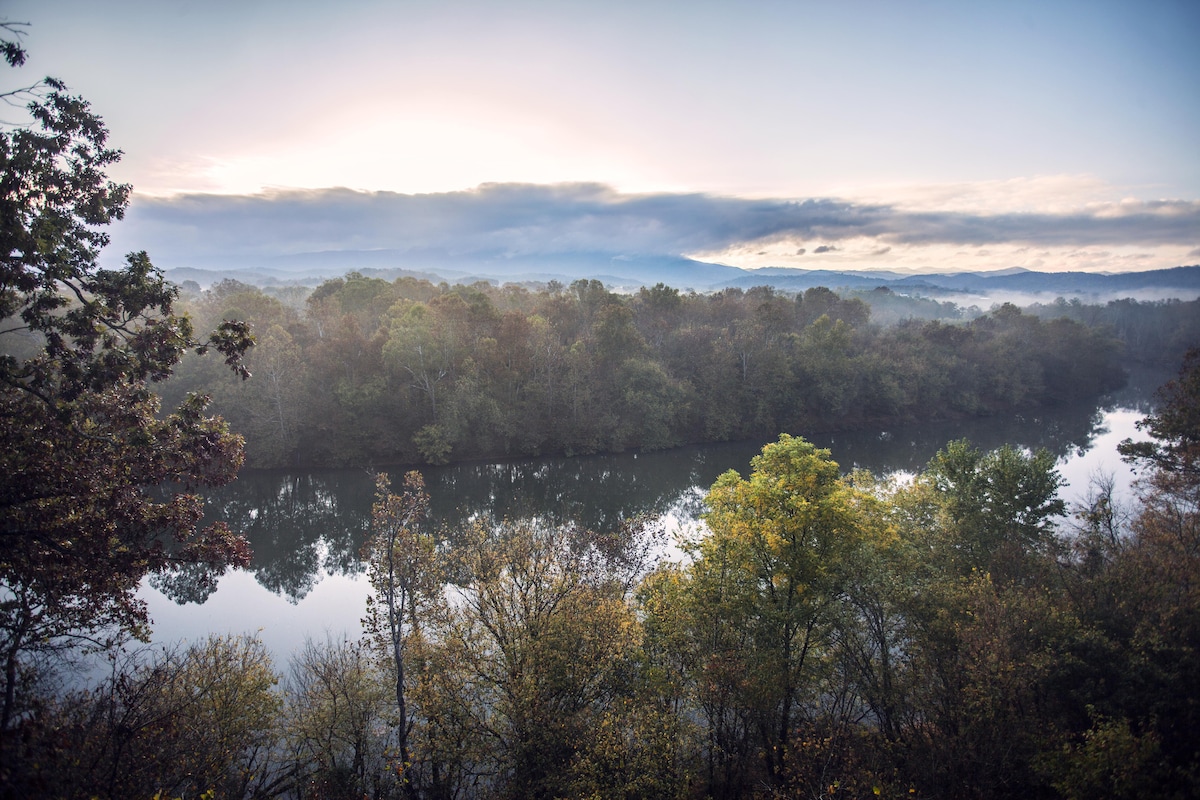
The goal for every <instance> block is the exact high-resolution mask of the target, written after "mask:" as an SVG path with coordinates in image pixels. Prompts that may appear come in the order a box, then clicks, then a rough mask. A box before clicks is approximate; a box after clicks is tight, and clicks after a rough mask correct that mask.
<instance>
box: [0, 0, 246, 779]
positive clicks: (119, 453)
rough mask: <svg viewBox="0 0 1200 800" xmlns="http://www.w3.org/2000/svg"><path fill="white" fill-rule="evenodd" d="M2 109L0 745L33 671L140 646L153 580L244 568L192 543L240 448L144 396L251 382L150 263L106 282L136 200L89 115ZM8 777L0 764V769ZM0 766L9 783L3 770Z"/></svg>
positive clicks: (40, 102)
mask: <svg viewBox="0 0 1200 800" xmlns="http://www.w3.org/2000/svg"><path fill="white" fill-rule="evenodd" d="M0 28H3V30H4V32H5V33H6V34H9V35H11V38H9V40H7V41H5V42H4V52H5V55H6V56H7V58H8V61H9V64H10V65H12V66H19V65H20V64H21V63H22V62H23V60H24V51H23V50H22V48H21V46H20V43H19V40H18V37H17V36H16V34H18V33H20V28H19V26H16V25H14V24H11V23H10V24H2V25H0ZM4 99H5V100H8V101H14V100H18V101H21V100H23V101H27V111H28V113H29V117H30V119H29V121H28V122H27V123H25V124H11V123H5V124H3V125H0V170H2V172H0V346H2V349H0V476H2V479H0V480H2V483H0V542H2V546H0V664H2V667H3V673H2V675H0V683H2V685H3V690H4V693H3V706H2V713H0V738H2V739H4V740H5V741H7V738H8V737H9V735H10V734H12V733H13V730H14V726H15V725H16V724H17V723H19V720H20V717H21V714H22V712H23V711H24V710H25V709H24V707H23V706H22V695H21V692H20V689H21V684H22V681H23V679H24V677H25V670H26V668H27V667H28V666H29V657H30V656H31V655H36V654H46V653H53V652H57V651H61V650H69V649H71V648H73V647H75V646H77V645H78V644H79V643H80V642H91V643H92V644H99V643H101V641H102V640H103V639H104V638H105V637H107V636H109V635H122V634H134V635H143V636H144V635H145V623H146V613H145V609H144V607H143V605H142V604H141V603H140V601H138V600H136V599H135V597H134V591H135V590H136V588H137V586H138V582H139V581H140V580H141V579H142V578H143V577H144V576H145V575H146V574H147V573H151V572H162V571H167V570H172V569H186V570H190V571H192V572H193V573H195V574H196V577H199V578H203V577H206V576H207V577H211V575H212V574H214V573H216V574H219V573H220V572H222V571H223V570H224V569H225V567H226V566H227V565H229V564H241V563H245V561H246V560H247V558H248V551H247V548H246V545H245V542H244V541H243V540H241V539H240V538H238V537H235V536H233V535H232V534H231V533H230V532H229V530H228V529H227V528H226V527H224V526H223V525H216V526H210V527H207V528H204V529H201V528H200V527H199V526H198V524H197V523H198V522H199V521H200V519H201V513H202V507H201V501H200V500H199V498H198V497H197V496H196V495H195V494H192V493H189V492H166V493H159V492H158V491H157V487H158V486H159V485H161V484H163V483H165V482H173V483H176V484H180V485H183V486H184V487H187V488H191V487H196V486H218V485H221V484H222V483H226V482H228V481H229V480H231V479H232V478H233V477H234V475H235V473H236V471H237V469H238V467H239V466H240V464H241V462H242V441H241V439H240V437H237V436H234V435H232V434H230V433H229V432H228V430H227V428H226V427H225V425H224V423H223V422H222V421H221V420H220V419H219V418H216V417H213V416H211V415H209V414H208V412H207V410H206V405H207V399H206V398H202V397H196V396H189V397H186V398H183V399H182V400H181V402H180V404H179V406H178V408H176V409H175V410H174V411H171V412H170V413H165V414H164V413H160V405H159V402H160V401H159V398H158V396H157V395H156V394H155V392H154V391H153V385H154V384H155V383H157V382H159V381H162V380H163V379H165V378H166V377H168V376H169V375H170V373H171V370H172V368H173V367H174V366H175V364H177V363H178V362H179V359H180V358H181V357H182V355H183V353H184V352H186V351H189V350H191V351H197V352H199V351H206V350H208V349H209V348H210V347H211V348H215V349H217V350H219V351H220V352H221V353H222V354H223V355H224V356H225V358H226V364H227V365H229V366H232V367H233V368H234V369H235V370H236V371H238V372H240V373H241V374H243V375H245V374H247V373H246V372H245V368H244V366H243V365H242V364H241V357H242V355H243V353H244V352H245V351H246V349H247V348H248V347H249V346H250V344H251V339H250V337H249V332H248V330H247V329H246V328H245V326H244V325H242V324H240V323H235V322H224V323H221V324H220V325H218V326H217V329H216V331H215V332H214V333H213V334H212V335H211V336H210V337H209V338H208V339H206V340H201V339H199V338H198V337H197V336H195V335H194V334H193V329H192V326H191V323H190V321H189V320H188V319H187V318H186V317H183V316H179V315H176V314H175V313H173V311H172V306H173V303H174V301H175V298H176V296H177V294H178V290H177V289H175V288H174V287H173V286H172V285H171V284H169V283H167V282H166V280H165V279H164V278H163V276H162V274H161V273H160V272H158V271H157V270H155V269H154V267H153V266H152V265H151V264H150V261H149V259H148V258H147V256H146V254H145V253H132V254H130V255H129V256H128V260H127V265H126V266H125V267H124V268H123V269H118V270H107V269H100V268H99V267H98V265H97V258H98V255H99V252H100V250H101V249H102V248H103V247H104V246H105V245H106V244H107V242H108V238H107V235H106V234H105V233H104V232H103V231H102V229H101V228H102V226H104V225H106V224H108V223H110V222H112V221H113V220H115V219H119V218H120V217H121V216H122V215H123V213H124V210H125V206H126V203H127V199H128V195H129V187H128V186H123V185H118V184H114V183H113V182H111V181H110V180H108V178H107V177H106V176H105V172H104V170H105V168H106V167H107V166H108V165H110V164H112V163H113V162H114V161H116V160H117V159H118V158H119V156H120V153H119V152H118V151H116V150H113V149H111V148H109V147H108V146H107V143H106V141H107V136H108V132H107V130H106V129H105V128H104V125H103V124H102V123H101V121H100V119H99V118H98V117H96V116H95V115H94V114H93V113H92V112H91V110H90V109H89V107H88V104H87V103H86V102H84V101H83V100H81V99H79V98H77V97H73V96H71V95H69V94H67V92H66V89H65V87H64V86H63V84H62V83H61V82H59V81H57V80H54V79H50V78H47V79H45V80H44V81H42V82H40V83H38V84H36V85H34V86H32V87H30V88H28V89H24V90H19V91H17V92H16V93H15V94H13V93H10V94H8V95H5V97H4ZM5 756H6V761H7V754H5ZM6 766H7V765H6Z"/></svg>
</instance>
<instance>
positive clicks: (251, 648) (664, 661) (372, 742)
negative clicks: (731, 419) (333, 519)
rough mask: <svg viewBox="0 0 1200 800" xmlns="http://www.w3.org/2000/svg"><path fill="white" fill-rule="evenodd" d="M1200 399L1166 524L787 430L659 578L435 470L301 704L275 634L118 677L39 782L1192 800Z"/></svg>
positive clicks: (25, 756)
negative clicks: (426, 493) (481, 515)
mask: <svg viewBox="0 0 1200 800" xmlns="http://www.w3.org/2000/svg"><path fill="white" fill-rule="evenodd" d="M1198 387H1200V351H1195V352H1194V353H1193V355H1192V356H1191V357H1189V359H1188V361H1187V362H1186V364H1185V370H1184V373H1183V374H1181V376H1180V379H1179V380H1178V381H1176V382H1175V383H1174V384H1172V385H1171V387H1170V388H1168V389H1167V390H1165V392H1164V395H1163V400H1164V405H1163V406H1162V407H1161V408H1160V409H1159V411H1158V412H1157V413H1156V414H1155V415H1154V416H1153V417H1151V418H1150V419H1149V420H1148V424H1147V426H1146V429H1147V430H1148V431H1149V432H1150V434H1151V436H1152V437H1153V438H1154V440H1155V441H1154V443H1153V444H1155V445H1156V446H1157V447H1158V450H1156V451H1155V453H1156V454H1161V453H1171V454H1174V455H1173V457H1171V458H1167V459H1156V458H1152V459H1150V461H1148V462H1147V470H1148V471H1147V472H1146V473H1145V475H1144V479H1143V482H1142V484H1141V499H1140V506H1139V508H1137V509H1134V510H1132V513H1130V514H1128V515H1127V514H1125V513H1124V512H1123V511H1122V509H1119V508H1117V507H1116V506H1115V505H1114V503H1113V498H1112V496H1111V494H1110V493H1108V492H1106V491H1103V490H1102V489H1103V487H1099V488H1100V489H1101V491H1098V492H1097V493H1096V494H1095V495H1094V497H1092V498H1091V499H1090V500H1089V501H1088V502H1086V503H1084V504H1082V505H1081V506H1080V507H1079V508H1077V509H1076V511H1075V515H1074V518H1073V520H1074V521H1073V522H1071V523H1069V524H1068V523H1065V522H1064V518H1063V517H1062V516H1061V512H1062V511H1063V504H1062V502H1061V501H1060V500H1059V499H1058V497H1057V490H1058V485H1059V477H1058V475H1057V473H1056V471H1055V469H1054V462H1053V459H1049V458H1047V457H1046V455H1045V453H1044V452H1037V453H1030V452H1025V451H1020V450H1016V449H1014V448H1011V447H1001V448H999V449H997V450H993V451H989V452H982V451H980V450H978V449H976V448H974V447H972V446H971V445H970V444H969V443H968V442H965V441H958V442H952V443H950V444H949V445H947V447H946V448H945V449H944V450H942V451H941V452H940V453H938V454H937V455H936V456H935V457H934V458H933V459H932V460H931V461H930V463H929V464H928V466H927V467H926V469H925V470H923V471H922V472H921V473H920V474H918V475H916V476H915V477H914V478H912V479H911V480H908V481H899V482H896V481H885V482H880V481H878V480H877V479H875V478H872V477H870V476H867V475H857V474H856V475H849V476H846V475H842V474H840V472H839V469H838V466H837V465H836V464H835V463H834V462H832V461H831V460H830V458H829V453H828V451H825V450H820V449H817V448H815V447H814V446H813V445H811V444H810V443H808V442H807V441H805V440H803V439H800V438H796V437H789V436H782V437H781V438H780V439H779V440H778V441H776V442H774V443H772V444H769V445H767V446H766V447H764V448H763V449H762V452H761V454H760V455H759V456H758V457H756V458H755V459H754V460H753V462H752V464H751V471H750V473H749V475H748V476H747V477H742V476H741V475H739V474H737V473H736V472H732V471H731V472H728V473H726V474H725V475H723V476H721V477H720V478H719V479H718V480H717V482H716V483H715V484H714V485H713V487H712V490H711V491H710V493H709V495H708V498H707V505H708V508H709V513H708V515H707V518H706V519H707V523H708V525H707V529H706V530H705V531H704V532H703V533H700V534H697V538H696V539H695V540H693V541H692V542H690V544H689V545H688V546H687V548H686V550H687V552H686V553H685V554H684V557H682V558H679V559H678V560H677V561H662V560H659V561H658V562H657V563H655V562H654V561H653V560H651V559H649V558H648V557H647V556H648V555H649V554H650V552H651V550H650V549H648V548H649V546H650V545H652V544H653V537H652V536H651V535H650V534H652V533H653V532H652V531H650V530H648V529H647V528H645V527H644V526H640V525H638V524H631V525H630V526H629V527H628V528H627V529H626V530H625V531H623V532H622V533H620V534H618V535H613V536H607V537H599V536H596V535H594V534H590V533H588V532H586V531H581V530H576V529H573V528H570V527H564V526H552V525H546V524H544V523H541V522H538V521H536V520H527V521H509V522H489V521H486V520H475V521H474V522H472V523H469V524H467V525H466V526H465V529H462V530H455V531H439V530H434V529H431V528H430V527H429V526H428V524H427V523H425V522H424V520H423V516H422V511H423V508H424V502H425V501H424V498H423V493H422V490H421V485H420V481H419V478H418V477H417V476H416V475H415V474H412V475H410V476H409V477H408V479H407V480H406V482H405V486H404V490H403V492H402V494H401V495H399V496H397V495H392V494H391V493H390V492H389V491H388V488H387V483H386V479H382V478H381V480H380V484H379V496H378V502H377V504H376V507H375V514H374V521H373V524H372V530H373V534H374V535H373V538H372V541H371V544H370V545H369V549H368V553H369V556H370V559H371V570H372V571H371V574H372V584H373V586H374V588H375V595H374V598H373V605H372V610H371V614H372V617H373V619H374V620H375V622H374V623H373V624H372V625H371V626H369V629H370V633H369V635H368V636H367V637H366V638H365V639H364V641H363V642H361V643H359V642H346V641H330V642H325V643H317V644H310V645H309V646H308V647H306V648H305V649H304V650H303V651H302V652H301V653H299V654H297V655H296V657H295V658H294V659H293V662H292V666H291V670H290V672H289V674H288V675H287V676H286V677H284V676H281V675H277V674H276V673H275V672H274V670H273V668H272V666H271V665H270V663H269V660H268V659H267V658H266V656H265V654H264V653H263V652H262V646H261V645H260V644H259V643H257V642H256V641H254V640H253V639H225V638H215V639H212V640H210V641H208V642H201V643H197V644H195V645H193V646H191V647H190V648H188V649H186V650H180V651H167V652H164V653H162V654H156V655H151V656H144V657H142V658H141V659H138V660H135V661H134V662H133V663H132V664H124V665H122V664H118V665H117V668H116V669H115V670H114V677H113V678H112V679H111V680H106V681H103V682H101V684H100V685H99V686H98V687H97V688H96V689H95V690H94V691H92V692H88V693H76V694H68V695H66V696H64V697H60V698H58V699H53V698H50V697H47V699H46V702H45V705H44V706H43V707H42V708H41V709H40V711H39V713H38V714H37V716H36V717H35V718H34V719H33V720H32V721H31V723H30V724H29V726H28V727H27V729H26V731H25V737H24V739H23V741H22V743H21V750H20V752H19V753H17V754H16V755H17V756H18V757H19V758H18V761H17V762H16V763H18V764H20V765H21V768H20V769H18V770H15V771H14V773H13V775H12V776H11V777H12V779H13V781H14V782H13V783H12V784H11V788H12V789H13V790H14V791H15V792H16V793H17V795H19V796H33V795H38V796H48V797H80V798H88V797H101V798H116V797H130V796H145V797H150V796H156V793H157V796H163V797H190V796H197V795H198V794H201V793H204V792H209V793H210V795H208V796H212V797H219V798H244V797H262V798H266V797H289V798H351V797H353V798H359V797H364V796H365V797H372V798H381V799H382V798H393V797H419V798H517V797H520V798H539V797H545V798H551V797H589V798H590V797H605V798H607V797H612V798H627V797H639V798H655V797H661V798H705V797H711V798H753V797H763V798H765V797H789V798H811V797H817V796H820V797H835V798H839V797H841V798H862V797H896V798H900V797H903V798H948V799H949V798H1030V797H1045V798H1093V797H1112V798H1135V797H1145V796H1153V797H1162V798H1185V797H1192V796H1194V794H1195V785H1196V779H1197V776H1198V775H1200V744H1198V743H1200V713H1198V711H1197V706H1196V702H1195V698H1196V697H1197V696H1200V694H1198V692H1197V688H1198V687H1200V625H1198V620H1200V593H1197V590H1196V587H1197V586H1200V527H1198V523H1200V493H1198V486H1200V484H1198V482H1197V480H1196V476H1195V474H1194V472H1189V471H1188V469H1187V465H1188V464H1190V463H1191V457H1192V456H1194V453H1193V452H1192V451H1193V450H1194V444H1195V441H1196V440H1197V439H1198V438H1200V431H1198V430H1197V429H1196V427H1195V423H1194V421H1195V420H1196V419H1197V408H1198V407H1200V393H1198V392H1197V388H1198ZM1189 454H1190V455H1189ZM1144 455H1145V454H1144V453H1141V452H1140V451H1139V452H1136V453H1133V456H1134V457H1141V456H1144ZM439 585H440V586H442V587H443V588H442V589H440V590H439V589H437V588H436V587H437V586H439ZM276 683H278V684H280V685H281V686H282V687H283V688H284V689H285V691H282V692H281V691H280V690H279V689H278V688H276ZM17 795H14V796H17Z"/></svg>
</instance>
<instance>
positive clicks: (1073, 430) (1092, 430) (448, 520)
mask: <svg viewBox="0 0 1200 800" xmlns="http://www.w3.org/2000/svg"><path fill="white" fill-rule="evenodd" d="M1155 385H1156V384H1154V383H1145V382H1142V383H1140V384H1139V385H1138V386H1136V387H1133V388H1130V389H1127V390H1124V391H1123V392H1121V393H1118V394H1115V395H1112V396H1109V397H1106V398H1104V400H1103V401H1102V402H1101V404H1100V405H1099V406H1097V405H1088V406H1079V407H1074V408H1067V409H1056V410H1054V411H1053V412H1038V413H1034V414H1023V415H1012V416H1008V417H1003V418H988V419H974V420H967V421H957V422H947V423H938V424H923V425H920V426H911V427H904V428H897V429H895V430H888V431H861V432H854V433H840V434H834V435H825V436H822V435H811V436H808V435H806V434H805V433H804V432H803V431H796V432H794V433H796V434H798V435H805V436H806V438H808V439H810V440H811V441H813V442H814V443H815V444H817V445H818V446H820V447H827V448H829V450H830V451H832V454H833V458H834V460H836V461H837V462H838V463H839V464H840V465H841V466H842V469H843V470H844V471H849V470H850V469H853V468H864V469H868V470H871V471H872V472H874V473H876V474H880V475H882V474H888V473H894V472H909V473H911V472H916V471H918V470H920V469H921V468H923V467H924V466H925V464H926V463H927V462H928V461H929V459H930V458H931V457H932V456H933V455H934V453H936V452H937V451H938V450H939V449H940V448H942V447H943V446H944V445H945V444H946V442H948V441H950V440H953V439H959V438H968V439H970V440H971V441H972V442H974V443H975V445H976V446H978V447H980V448H983V449H989V448H993V447H998V446H1000V445H1003V444H1006V443H1008V444H1014V445H1018V446H1022V447H1028V448H1034V449H1036V448H1039V447H1045V448H1047V449H1049V450H1050V451H1051V452H1053V453H1054V454H1055V455H1057V456H1058V459H1059V472H1060V473H1061V475H1062V476H1063V479H1064V487H1063V489H1062V491H1061V496H1062V497H1063V499H1064V500H1066V501H1067V503H1068V505H1070V504H1071V503H1073V502H1078V501H1080V500H1082V499H1083V497H1084V496H1085V495H1086V493H1087V490H1088V485H1089V481H1090V480H1091V478H1092V477H1093V476H1095V475H1098V474H1109V475H1113V476H1114V477H1115V479H1116V483H1117V489H1118V491H1119V492H1120V493H1121V494H1122V495H1123V496H1124V497H1129V496H1130V494H1131V490H1130V485H1131V482H1132V477H1133V476H1132V475H1131V474H1130V472H1129V470H1128V468H1127V467H1126V465H1125V464H1124V463H1123V462H1122V461H1121V459H1120V457H1119V456H1118V454H1117V451H1116V447H1117V443H1119V442H1120V441H1121V440H1123V439H1125V438H1127V437H1137V436H1138V432H1137V431H1136V428H1135V423H1136V422H1137V421H1138V420H1140V419H1142V418H1143V417H1144V416H1145V415H1146V413H1148V411H1149V405H1148V398H1149V396H1150V394H1151V392H1152V388H1153V386H1155ZM1141 386H1150V387H1151V390H1150V391H1147V390H1144V389H1142V388H1141ZM763 444H764V443H763V442H742V443H730V444H717V445H706V446H693V447H684V448H680V449H677V450H671V451H667V452H659V453H642V454H633V453H628V454H618V455H608V456H594V457H583V458H569V459H567V458H542V459H530V460H523V461H510V462H501V463H478V464H463V465H456V466H451V467H438V468H425V469H424V470H423V474H424V475H425V480H426V485H427V488H428V490H429V494H430V501H431V510H432V517H433V518H434V520H435V521H437V522H440V523H444V524H446V525H448V526H451V527H453V526H454V525H456V524H458V523H461V522H463V521H464V520H466V519H467V518H470V517H472V516H475V515H478V514H489V515H491V516H493V517H510V518H511V517H526V516H533V515H536V516H540V517H544V518H549V519H552V520H554V521H572V520H573V521H577V522H579V523H581V524H582V525H584V526H586V527H588V528H590V529H593V530H601V531H602V530H610V529H612V527H613V526H614V525H616V524H618V523H619V522H620V521H621V520H623V519H627V518H629V517H631V516H634V515H639V514H645V515H650V516H652V517H655V518H658V519H660V520H661V521H662V523H663V525H664V527H665V528H666V531H667V535H668V536H676V535H679V534H686V533H688V532H692V531H695V530H696V529H697V527H698V526H699V524H700V523H699V515H700V513H701V512H702V510H703V497H704V495H705V493H706V492H707V490H708V488H709V487H710V486H711V485H712V483H713V482H714V481H715V480H716V478H717V476H719V475H720V474H721V473H723V472H725V471H726V470H729V469H734V470H737V471H738V472H740V473H741V474H742V475H746V474H747V473H748V471H749V464H750V459H751V458H752V457H753V456H754V455H755V454H757V453H758V451H759V450H760V449H761V447H762V445H763ZM402 472H403V470H402V469H396V470H394V471H392V478H393V481H394V483H396V484H399V482H400V481H401V479H402V474H401V473H402ZM373 492H374V482H373V478H372V476H371V474H370V473H369V472H367V471H366V470H314V471H307V472H286V471H273V470H272V471H262V470H259V471H244V472H243V473H242V475H241V476H240V477H239V478H238V480H237V481H236V482H235V483H234V484H232V485H231V486H228V487H225V488H223V489H222V490H220V491H217V492H214V493H213V494H212V495H211V496H210V497H209V498H208V508H209V513H210V515H211V516H212V517H213V518H215V519H224V520H226V521H227V522H228V523H229V525H230V526H231V527H232V528H233V529H234V530H235V531H236V532H238V533H241V534H243V535H245V536H246V537H247V538H248V539H249V540H250V543H251V545H252V546H253V548H254V561H253V563H252V564H251V566H250V567H249V568H248V569H246V570H235V571H232V572H230V573H228V574H226V575H225V576H224V577H223V578H222V579H221V580H220V581H219V583H218V585H217V587H216V588H215V590H213V591H210V592H204V591H200V590H198V589H197V588H196V587H194V586H189V585H187V584H186V583H184V584H180V585H174V586H168V585H164V584H163V583H162V582H161V581H159V582H148V583H147V584H145V585H143V587H142V589H141V591H140V596H141V597H142V598H143V599H145V600H146V601H147V603H148V604H149V607H150V613H151V617H152V618H153V620H154V632H155V641H156V642H161V643H173V642H178V641H180V640H186V641H196V640H199V639H203V638H204V637H206V636H207V635H208V634H210V633H235V634H240V633H258V635H259V636H260V637H261V638H262V640H263V641H264V643H265V644H266V645H267V646H268V647H269V648H271V650H272V652H274V653H275V654H276V658H277V660H278V661H279V662H280V664H281V665H283V664H284V663H286V660H287V657H288V655H289V654H290V653H292V652H293V651H295V650H296V648H298V647H299V646H300V645H301V644H303V642H304V640H305V639H306V638H313V639H324V638H325V637H326V636H330V637H336V638H342V637H349V638H352V639H356V638H358V636H359V635H360V634H361V631H362V628H361V624H360V618H361V616H362V613H363V609H364V603H365V599H366V595H367V583H366V580H365V578H364V577H363V575H362V564H361V563H360V562H359V560H358V551H359V548H360V546H361V545H362V541H363V538H364V536H365V532H366V529H367V525H368V520H369V517H370V507H371V502H372V499H373ZM164 592H165V593H164Z"/></svg>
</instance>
